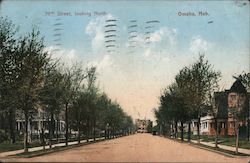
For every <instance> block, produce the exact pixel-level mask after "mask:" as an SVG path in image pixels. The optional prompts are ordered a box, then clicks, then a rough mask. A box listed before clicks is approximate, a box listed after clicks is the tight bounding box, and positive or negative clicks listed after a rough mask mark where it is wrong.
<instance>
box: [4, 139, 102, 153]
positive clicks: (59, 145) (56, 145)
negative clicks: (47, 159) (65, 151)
mask: <svg viewBox="0 0 250 163" xmlns="http://www.w3.org/2000/svg"><path fill="white" fill-rule="evenodd" d="M103 139H104V137H102V138H96V140H103ZM92 141H94V139H89V142H92ZM86 142H87V140H81V143H86ZM74 144H78V141H73V142H68V145H69V146H70V145H74ZM62 146H65V143H58V144H53V145H52V148H55V147H62ZM45 149H49V145H46V146H45ZM40 150H43V146H39V147H33V148H29V152H34V151H40ZM23 152H24V149H20V150H15V151H8V152H2V153H0V158H2V157H7V156H10V155H16V154H20V153H23Z"/></svg>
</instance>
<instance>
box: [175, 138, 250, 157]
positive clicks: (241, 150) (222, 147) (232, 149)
mask: <svg viewBox="0 0 250 163" xmlns="http://www.w3.org/2000/svg"><path fill="white" fill-rule="evenodd" d="M178 139H181V138H178ZM184 141H187V139H184ZM191 142H192V143H195V144H197V143H198V141H197V140H191ZM200 143H201V144H203V145H207V146H210V147H215V144H213V143H212V142H204V141H200ZM218 147H219V148H221V149H225V150H228V151H233V152H234V151H235V147H230V146H227V145H221V144H218ZM238 151H239V153H243V154H248V155H250V149H244V148H238Z"/></svg>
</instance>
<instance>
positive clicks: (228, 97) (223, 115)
mask: <svg viewBox="0 0 250 163" xmlns="http://www.w3.org/2000/svg"><path fill="white" fill-rule="evenodd" d="M247 97H248V98H247ZM213 107H215V108H216V109H218V110H217V114H216V117H217V121H218V128H217V129H218V133H219V135H231V136H232V135H235V120H236V119H235V116H234V114H235V113H237V114H238V113H239V114H240V117H241V119H240V121H239V129H240V130H239V131H240V135H242V136H244V135H246V133H247V132H249V131H247V120H248V118H249V95H247V92H246V89H245V87H244V86H243V84H242V83H241V81H240V80H236V81H235V82H234V83H233V85H232V87H231V88H230V90H225V91H224V92H215V93H214V106H213ZM200 122H201V124H200V125H201V127H200V128H201V130H200V134H201V135H215V132H216V130H215V120H214V117H213V114H212V113H211V112H208V113H207V114H206V115H205V116H203V117H201V121H200Z"/></svg>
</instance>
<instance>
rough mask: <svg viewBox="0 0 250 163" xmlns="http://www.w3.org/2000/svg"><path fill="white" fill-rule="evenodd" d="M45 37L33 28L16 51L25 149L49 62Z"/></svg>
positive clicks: (22, 39)
mask: <svg viewBox="0 0 250 163" xmlns="http://www.w3.org/2000/svg"><path fill="white" fill-rule="evenodd" d="M43 49H44V44H43V39H41V38H40V37H39V32H36V31H35V30H33V31H32V32H31V33H30V34H29V35H28V36H24V37H23V38H21V39H20V40H19V44H18V48H17V50H16V51H15V55H16V56H17V58H16V62H17V63H16V66H17V70H18V74H17V79H16V80H17V81H18V82H17V83H18V86H19V87H18V89H17V91H18V95H19V96H18V103H19V106H18V107H19V108H20V109H21V110H22V111H23V112H24V117H25V132H24V151H25V152H27V151H28V123H29V117H30V115H31V113H32V111H33V110H34V109H36V108H37V103H38V100H39V92H40V90H41V89H42V87H43V84H44V73H45V71H44V70H45V66H46V65H47V64H48V63H49V58H48V53H46V52H44V51H43Z"/></svg>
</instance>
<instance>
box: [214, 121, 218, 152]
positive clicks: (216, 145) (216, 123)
mask: <svg viewBox="0 0 250 163" xmlns="http://www.w3.org/2000/svg"><path fill="white" fill-rule="evenodd" d="M214 124H215V126H214V129H215V148H218V122H217V120H215V123H214Z"/></svg>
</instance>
